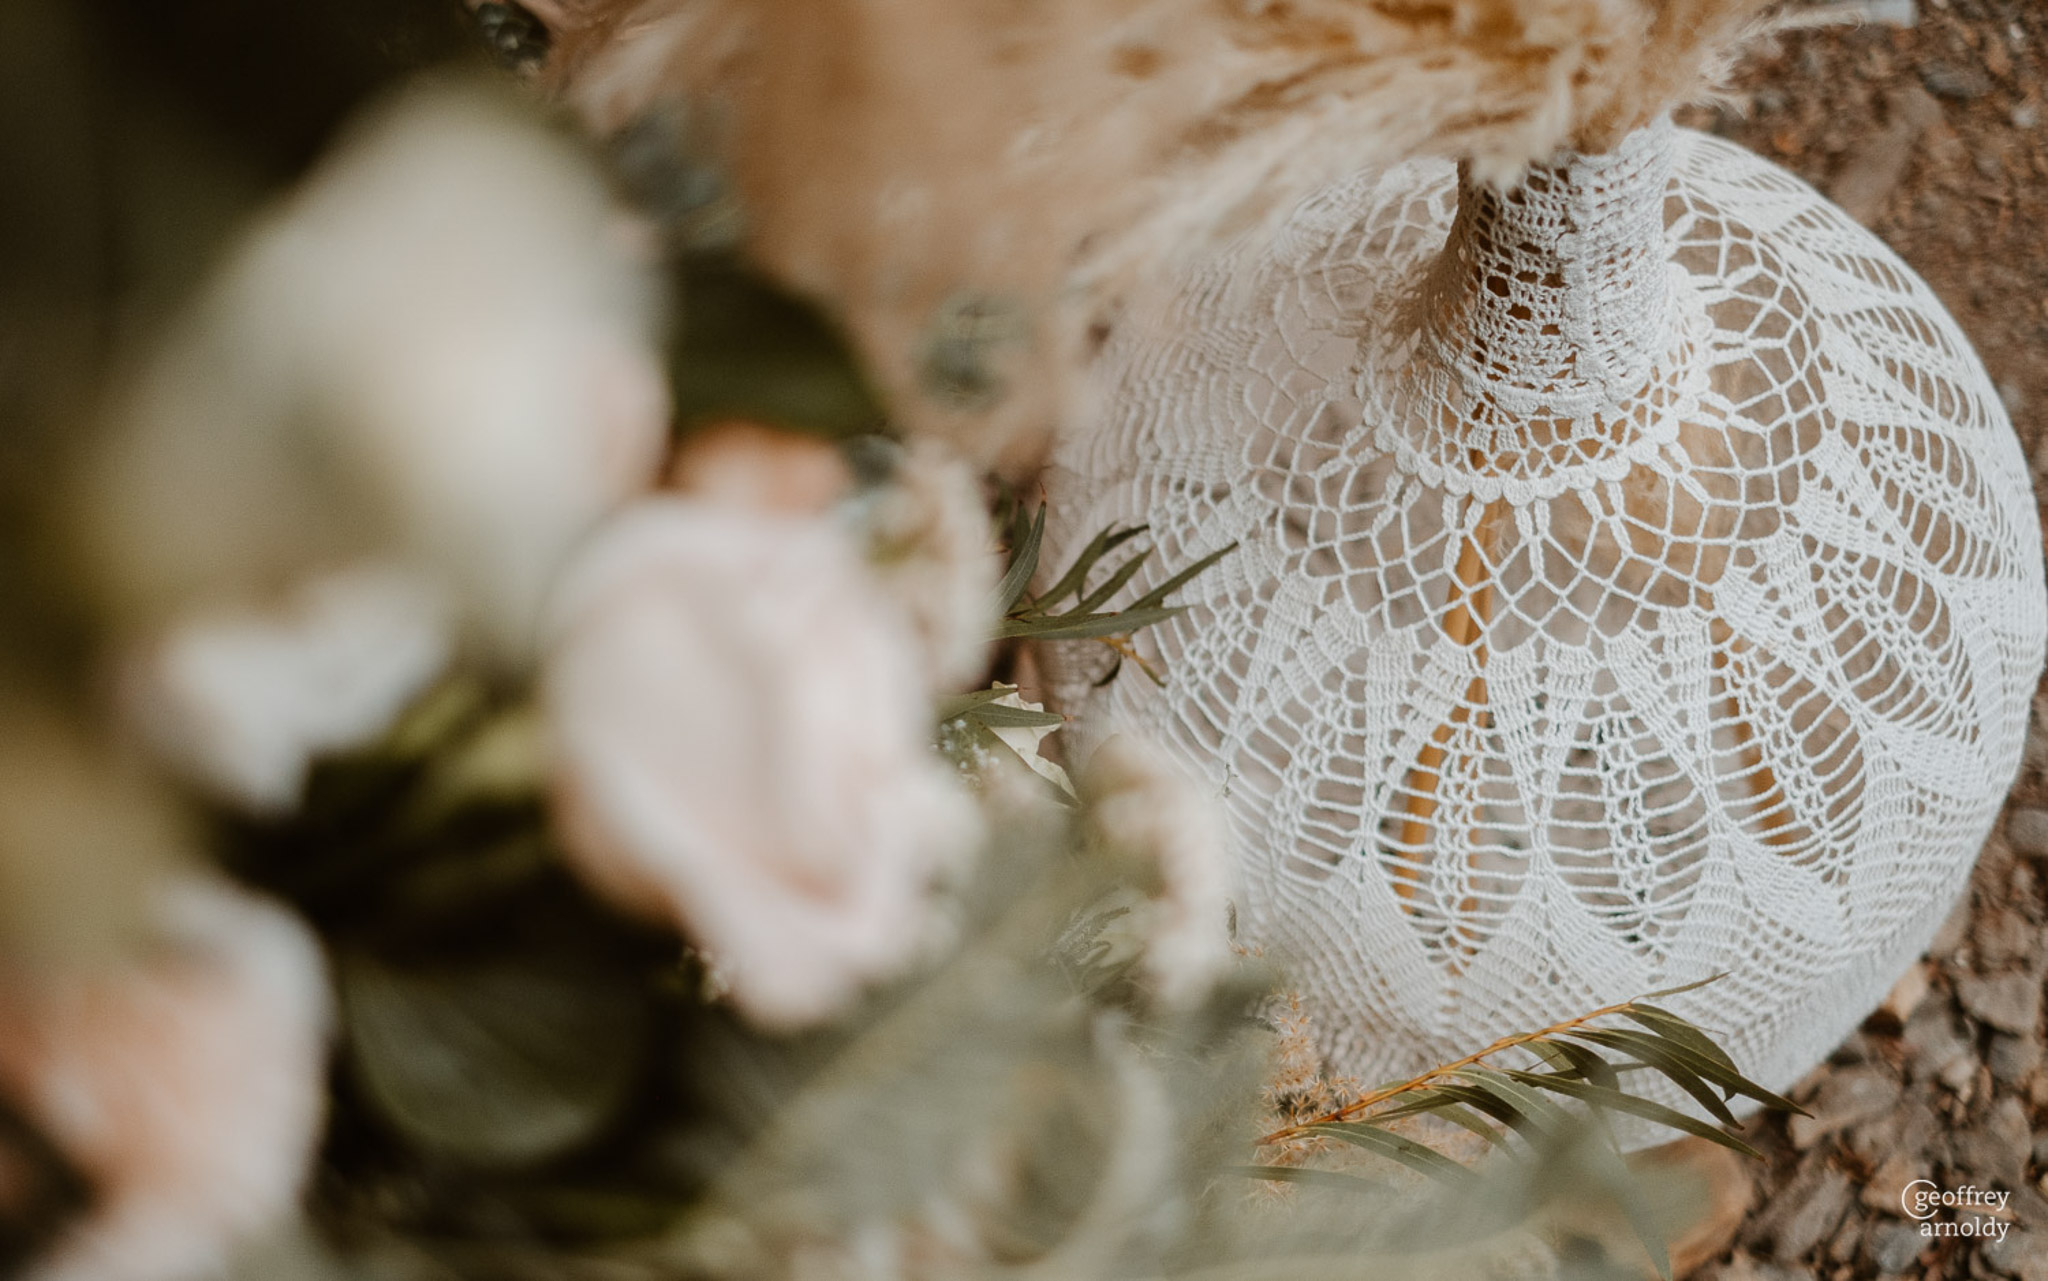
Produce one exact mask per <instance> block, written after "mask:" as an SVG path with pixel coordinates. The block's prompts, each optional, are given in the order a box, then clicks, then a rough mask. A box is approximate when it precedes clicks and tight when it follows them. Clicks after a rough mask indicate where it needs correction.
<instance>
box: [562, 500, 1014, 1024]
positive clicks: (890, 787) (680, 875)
mask: <svg viewBox="0 0 2048 1281" xmlns="http://www.w3.org/2000/svg"><path fill="white" fill-rule="evenodd" d="M558 604H559V612H558V614H557V616H556V617H557V621H558V630H557V634H556V639H555V645H554V648H553V652H552V653H551V655H550V657H549V661H548V667H547V674H546V678H545V691H546V692H545V699H546V704H547V709H548V714H549V718H550V722H551V727H552V733H553V736H554V742H555V748H556V752H557V769H558V772H559V780H558V781H559V783H560V806H559V810H560V812H561V814H562V816H563V823H564V827H565V835H566V837H567V840H568V843H569V847H570V849H571V851H572V852H573V853H574V855H575V856H576V858H577V860H578V862H579V864H580V865H581V866H582V867H583V869H584V870H585V872H586V873H588V874H589V875H590V877H591V878H592V879H593V880H594V881H595V882H596V883H597V884H598V885H599V886H600V887H602V888H603V889H605V890H606V891H608V892H609V893H611V894H613V895H614V896H615V897H617V898H618V899H620V900H621V901H622V902H624V903H626V904H628V905H630V906H633V907H636V908H638V909H640V910H642V911H645V912H648V913H650V914H654V915H659V916H666V917H670V918H673V919H675V920H677V921H678V922H679V923H680V924H682V925H683V926H684V927H685V928H686V929H687V930H688V931H689V932H690V934H691V935H692V936H693V937H694V938H695V939H696V940H698V941H699V942H700V943H701V944H702V945H703V946H704V948H705V950H706V951H707V952H708V953H709V954H710V955H711V957H712V959H713V960H714V962H715V963H716V965H717V967H718V968H719V969H720V971H722V973H723V975H724V976H725V978H726V979H727V980H728V981H729V983H730V985H731V991H732V996H733V999H734V1001H735V1003H736V1004H737V1005H738V1006H739V1007H740V1008H741V1009H742V1010H743V1011H744V1012H746V1013H747V1014H748V1015H749V1016H750V1017H752V1018H754V1019H755V1020H757V1021H758V1022H761V1023H763V1024H766V1025H771V1026H793V1025H798V1024H802V1023H807V1022H811V1021H815V1020H818V1019H822V1018H826V1017H829V1016H830V1015H832V1014H834V1013H836V1012H838V1011H840V1010H841V1009H843V1008H844V1007H845V1006H846V1005H847V1004H848V1003H849V1002H850V1001H851V1000H852V999H853V997H854V996H855V994H856V993H857V992H858V991H859V989H860V988H861V987H862V986H863V985H864V984H865V983H866V982H868V981H870V980H874V979H879V978H881V977H883V976H886V975H888V974H890V973H892V972H893V971H895V970H897V969H898V968H900V967H901V966H902V965H904V964H905V963H907V962H908V961H909V959H910V958H911V957H912V956H913V955H914V954H915V953H916V951H917V950H918V948H919V946H920V944H921V943H922V942H923V936H924V933H925V929H926V926H927V925H928V923H929V921H928V916H929V912H928V904H929V898H930V895H931V892H932V889H933V887H934V883H935V881H937V880H938V879H939V878H940V877H941V875H942V874H943V873H945V872H946V871H947V869H948V868H949V866H950V865H952V864H954V863H955V862H956V861H957V860H959V859H961V858H962V857H964V856H965V855H966V854H967V853H968V851H969V850H970V849H971V847H972V846H973V845H974V844H975V843H976V842H977V840H978V821H977V819H976V816H975V814H974V810H973V807H972V804H971V802H970V801H969V800H968V799H967V797H966V795H965V793H964V792H963V791H962V790H961V789H960V788H959V786H958V785H957V783H956V782H955V781H954V780H953V779H952V777H951V776H950V774H949V772H948V771H947V770H946V768H945V767H944V766H943V765H942V764H941V763H940V762H939V760H938V759H937V757H936V756H935V755H934V754H933V753H932V751H931V750H930V745H929V740H930V736H931V707H930V704H929V702H928V700H927V696H926V683H925V679H924V673H923V672H922V671H920V669H919V664H918V660H917V657H916V655H917V650H916V647H915V645H914V644H913V642H912V639H911V636H910V634H909V630H908V628H907V627H906V626H905V624H904V623H903V621H902V619H901V618H900V617H899V616H898V615H897V614H896V612H895V611H894V610H893V609H892V608H891V607H890V605H889V603H888V602H887V601H886V600H885V599H884V598H883V597H882V596H881V594H880V592H879V589H878V588H877V586H876V584H875V582H874V579H873V576H872V575H871V574H870V573H869V571H868V570H867V568H866V567H865V565H864V564H863V563H862V562H861V560H860V556H859V553H858V551H857V549H856V548H855V546H854V544H853V542H852V540H851V539H850V538H849V537H848V535H847V534H846V533H845V532H844V530H843V529H842V528H841V527H840V526H839V525H838V524H837V523H835V522H834V521H833V520H832V519H830V518H829V517H801V516H790V515H781V514H764V513H759V512H754V511H749V510H745V509H743V508H740V507H735V506H731V505H725V504H716V503H705V502H696V501H691V500H688V499H651V500H648V501H646V502H644V503H642V504H640V505H639V506H638V507H637V508H635V509H634V510H631V511H628V512H626V513H624V514H623V515H621V516H620V517H619V518H617V519H616V520H615V521H614V522H613V523H612V524H611V525H610V526H609V527H608V528H607V529H605V530H603V531H601V532H600V533H599V534H598V535H597V536H596V537H595V538H594V539H593V540H592V542H591V544H590V545H589V546H588V547H587V548H586V549H585V550H584V552H583V553H582V554H581V556H580V557H579V559H578V561H577V562H576V564H575V565H574V566H573V567H572V569H571V570H570V572H569V574H568V575H567V576H566V578H565V581H564V584H563V592H562V596H561V598H560V601H559V602H558Z"/></svg>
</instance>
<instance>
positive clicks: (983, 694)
mask: <svg viewBox="0 0 2048 1281" xmlns="http://www.w3.org/2000/svg"><path fill="white" fill-rule="evenodd" d="M1016 692H1017V687H1016V686H1015V685H991V686H990V687H989V688H987V689H977V690H974V691H972V692H970V693H966V694H955V695H954V696H952V697H951V698H947V699H944V700H942V701H941V702H940V703H939V723H940V724H941V725H943V724H945V723H946V722H947V721H951V720H958V719H959V718H960V717H962V716H965V715H966V714H967V713H968V712H971V711H973V710H974V709H975V708H977V707H980V706H982V705H983V704H986V703H993V702H995V701H996V700H997V699H999V698H1002V697H1003V696H1004V695H1006V694H1014V693H1016Z"/></svg>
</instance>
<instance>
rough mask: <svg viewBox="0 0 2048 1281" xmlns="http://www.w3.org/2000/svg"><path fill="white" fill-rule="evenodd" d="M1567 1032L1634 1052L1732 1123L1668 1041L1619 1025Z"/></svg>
mask: <svg viewBox="0 0 2048 1281" xmlns="http://www.w3.org/2000/svg"><path fill="white" fill-rule="evenodd" d="M1571 1035H1573V1036H1576V1037H1580V1038H1582V1039H1584V1040H1587V1041H1591V1042H1593V1043H1594V1044H1596V1045H1605V1046H1607V1047H1608V1048H1610V1049H1615V1050H1620V1051H1622V1052H1623V1053H1625V1054H1633V1055H1635V1056H1636V1057H1637V1058H1639V1059H1641V1060H1642V1061H1643V1062H1644V1063H1647V1064H1649V1065H1650V1066H1651V1067H1652V1068H1655V1069H1656V1070H1657V1071H1658V1072H1661V1073H1663V1074H1664V1076H1666V1077H1667V1078H1669V1079H1670V1080H1671V1082H1672V1083H1673V1084H1675V1085H1677V1086H1678V1088H1679V1089H1681V1090H1684V1091H1685V1092H1686V1093H1687V1094H1690V1095H1691V1096H1692V1097H1693V1098H1695V1099H1697V1100H1698V1101H1699V1105H1700V1106H1701V1107H1703V1108H1705V1109H1706V1110H1707V1112H1708V1113H1709V1114H1711V1115H1712V1116H1713V1117H1714V1119H1716V1120H1718V1121H1719V1122H1721V1124H1723V1125H1734V1124H1735V1114H1734V1113H1732V1112H1730V1111H1729V1110H1728V1105H1727V1103H1726V1101H1724V1100H1723V1099H1722V1097H1721V1096H1720V1095H1719V1094H1717V1093H1715V1091H1714V1089H1713V1087H1712V1086H1711V1085H1709V1084H1707V1081H1706V1080H1705V1079H1704V1078H1703V1075H1702V1073H1701V1072H1699V1071H1698V1070H1697V1069H1696V1067H1695V1066H1694V1065H1693V1064H1689V1063H1687V1062H1686V1059H1685V1057H1684V1056H1683V1055H1682V1054H1680V1053H1678V1052H1676V1051H1674V1050H1673V1049H1672V1048H1671V1046H1670V1043H1669V1042H1666V1041H1660V1040H1658V1039H1657V1038H1656V1037H1653V1036H1645V1035H1644V1034H1643V1033H1641V1032H1631V1031H1628V1030H1626V1029H1622V1028H1613V1029H1609V1028H1584V1027H1582V1028H1574V1029H1573V1030H1572V1032H1571ZM1696 1061H1697V1060H1696ZM1601 1084H1604V1085H1608V1086H1610V1087H1611V1086H1612V1084H1613V1083H1612V1082H1602V1083H1601Z"/></svg>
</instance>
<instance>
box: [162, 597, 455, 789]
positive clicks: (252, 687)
mask: <svg viewBox="0 0 2048 1281" xmlns="http://www.w3.org/2000/svg"><path fill="white" fill-rule="evenodd" d="M453 646H454V635H453V630H452V620H451V619H450V617H449V610H448V605H447V602H446V600H445V598H444V597H443V596H442V595H441V594H440V593H438V592H436V591H435V590H434V589H433V587H432V585H431V584H429V583H426V582H424V581H422V580H421V579H419V578H418V577H417V576H416V575H409V574H406V573H403V572H401V571H399V570H397V569H394V568H392V567H389V566H377V565H369V566H358V567H356V568H354V569H350V570H346V571H341V572H337V573H332V574H327V575H322V576H319V577H316V578H312V579H309V580H307V581H306V582H304V583H302V584H300V585H299V586H298V587H297V588H296V589H294V590H293V591H292V592H290V593H289V594H288V595H287V596H286V597H285V598H284V599H282V600H280V601H278V602H276V603H274V604H272V605H271V606H270V607H268V608H265V609H258V608H255V607H243V608H239V609H230V608H222V609H216V610H211V611H195V612H193V613H191V614H189V615H188V616H186V617H185V618H183V619H181V620H180V621H179V622H178V623H177V624H176V625H175V626H173V627H171V628H169V629H167V631H166V632H165V633H164V634H163V635H162V636H160V637H159V638H158V639H157V640H156V641H155V642H154V643H153V644H151V645H148V646H146V647H144V648H141V649H139V650H138V651H136V652H135V653H134V654H133V655H132V656H131V658H130V661H129V663H128V665H127V668H126V670H125V671H124V673H123V676H124V679H123V682H122V701H123V705H124V711H125V713H126V714H127V716H128V717H129V718H130V720H131V722H132V723H133V724H134V725H135V727H136V728H137V729H138V730H139V732H140V733H141V734H142V736H143V738H144V739H145V741H147V742H148V743H149V744H150V745H151V747H153V748H154V749H155V750H156V752H157V754H158V755H159V756H160V757H162V758H163V759H164V760H165V761H167V762H169V763H170V764H171V765H172V767H173V768H174V769H176V770H177V771H178V772H179V773H180V774H182V775H183V776H185V777H186V778H187V779H188V780H189V781H192V782H194V783H197V784H199V785H201V786H203V787H205V788H207V789H208V790H210V791H212V792H214V793H215V794H217V795H219V796H221V797H223V798H224V799H227V800H230V801H233V802H235V803H237V804H239V805H240V806H242V807H243V808H245V809H248V810H252V811H255V812H258V813H274V812H280V811H284V810H288V809H290V808H291V807H292V805H294V804H295V803H296V802H297V800H298V798H299V793H300V792H301V790H302V789H303V788H304V786H305V781H306V775H307V772H308V771H309V770H310V769H311V767H312V763H313V760H314V759H315V758H316V757H318V756H319V755H321V754H323V753H327V752H335V751H342V750H345V749H348V748H352V747H357V746H360V745H362V744H364V743H367V742H369V741H371V740H372V739H374V738H375V737H376V736H377V735H378V734H380V733H382V732H383V731H384V729H385V728H386V727H387V726H389V725H390V724H391V722H392V721H393V720H394V719H395V718H396V717H397V715H398V713H399V712H400V711H402V710H403V709H404V708H405V706H406V705H407V704H408V703H409V702H410V701H411V700H412V699H413V697H414V696H415V695H417V694H418V693H419V692H420V691H421V690H422V689H424V688H425V687H426V685H427V683H428V682H429V681H431V680H432V679H433V678H434V677H435V676H436V675H437V674H438V673H439V672H440V671H441V670H442V669H443V667H445V666H446V664H447V662H448V659H449V657H450V656H451V654H452V653H453Z"/></svg>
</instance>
